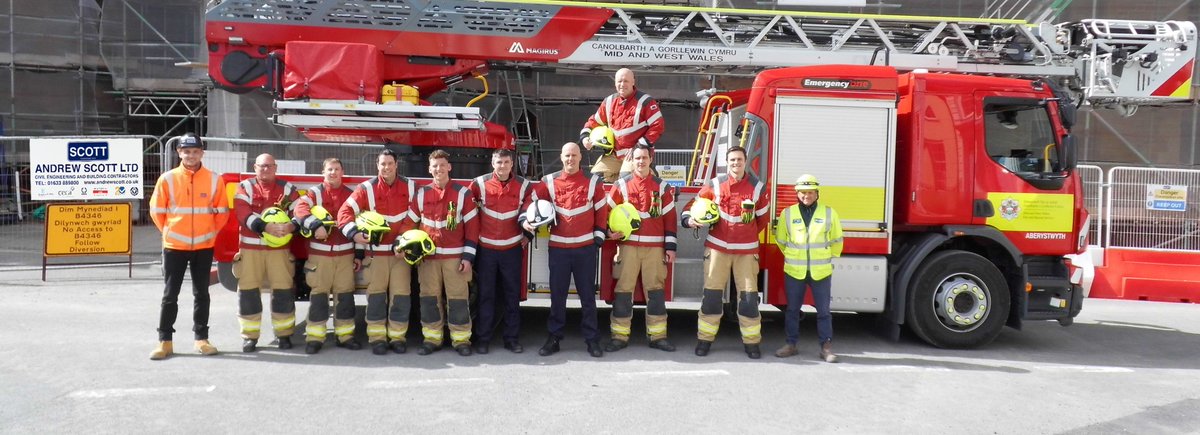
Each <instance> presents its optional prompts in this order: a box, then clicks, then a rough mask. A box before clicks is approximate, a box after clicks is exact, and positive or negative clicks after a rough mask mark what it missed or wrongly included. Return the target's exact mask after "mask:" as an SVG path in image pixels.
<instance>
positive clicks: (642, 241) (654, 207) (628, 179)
mask: <svg viewBox="0 0 1200 435" xmlns="http://www.w3.org/2000/svg"><path fill="white" fill-rule="evenodd" d="M624 203H630V204H633V206H634V208H637V210H638V214H639V215H640V216H641V218H642V225H641V228H639V229H638V230H637V231H634V233H633V234H630V235H629V238H628V239H626V240H625V241H624V242H622V244H625V245H633V246H645V247H650V248H664V249H666V250H668V251H674V250H675V246H676V239H675V230H676V228H677V225H678V221H677V218H676V212H675V189H673V188H672V187H671V186H670V185H668V184H667V183H665V182H663V181H662V179H660V178H658V177H656V176H654V175H653V174H648V175H647V176H646V177H639V176H638V175H637V174H636V173H634V174H629V175H626V176H624V177H621V178H620V179H618V180H617V182H616V183H615V184H613V186H612V188H610V189H609V191H608V206H609V208H612V207H616V206H618V205H620V204H624Z"/></svg>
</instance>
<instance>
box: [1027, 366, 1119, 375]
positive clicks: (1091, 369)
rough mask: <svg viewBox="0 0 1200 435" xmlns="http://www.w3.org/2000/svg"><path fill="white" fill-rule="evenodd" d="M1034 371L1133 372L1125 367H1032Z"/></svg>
mask: <svg viewBox="0 0 1200 435" xmlns="http://www.w3.org/2000/svg"><path fill="white" fill-rule="evenodd" d="M1033 368H1034V370H1044V371H1048V372H1079V373H1133V372H1134V370H1133V369H1131V368H1126V367H1109V366H1033Z"/></svg>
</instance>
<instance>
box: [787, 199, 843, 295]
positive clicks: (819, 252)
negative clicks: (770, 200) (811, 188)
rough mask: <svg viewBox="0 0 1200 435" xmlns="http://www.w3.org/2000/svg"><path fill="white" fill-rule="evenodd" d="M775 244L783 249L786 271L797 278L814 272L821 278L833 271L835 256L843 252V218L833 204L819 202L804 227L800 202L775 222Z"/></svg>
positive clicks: (815, 277) (817, 278) (831, 273)
mask: <svg viewBox="0 0 1200 435" xmlns="http://www.w3.org/2000/svg"><path fill="white" fill-rule="evenodd" d="M775 244H777V245H779V250H780V251H782V252H783V259H784V263H783V271H784V272H786V273H787V274H788V275H791V276H792V277H793V278H796V279H804V278H805V276H806V275H807V274H810V273H811V274H812V279H814V280H821V279H825V278H827V277H829V275H833V257H841V256H842V222H841V220H840V219H838V214H837V212H836V211H833V209H832V208H829V207H826V206H824V205H820V204H817V209H816V210H813V216H812V221H811V222H809V226H808V227H805V225H804V217H803V215H801V214H800V205H799V204H797V205H793V206H791V207H788V208H787V210H784V211H783V216H782V220H781V222H780V223H779V225H776V226H775Z"/></svg>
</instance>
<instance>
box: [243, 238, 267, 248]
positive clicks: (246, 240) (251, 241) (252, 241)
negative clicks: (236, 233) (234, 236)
mask: <svg viewBox="0 0 1200 435" xmlns="http://www.w3.org/2000/svg"><path fill="white" fill-rule="evenodd" d="M239 239H240V240H241V241H242V243H245V244H247V245H258V246H267V242H264V241H263V239H262V238H261V237H250V236H240V237H239Z"/></svg>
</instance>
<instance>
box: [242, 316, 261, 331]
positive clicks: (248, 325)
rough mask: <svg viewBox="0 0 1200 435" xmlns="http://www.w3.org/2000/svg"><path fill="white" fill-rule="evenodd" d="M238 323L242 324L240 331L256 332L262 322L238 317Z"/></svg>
mask: <svg viewBox="0 0 1200 435" xmlns="http://www.w3.org/2000/svg"><path fill="white" fill-rule="evenodd" d="M238 324H239V325H241V326H242V332H243V333H245V332H258V331H259V330H261V329H262V323H260V322H257V321H254V320H246V319H242V318H238Z"/></svg>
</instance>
